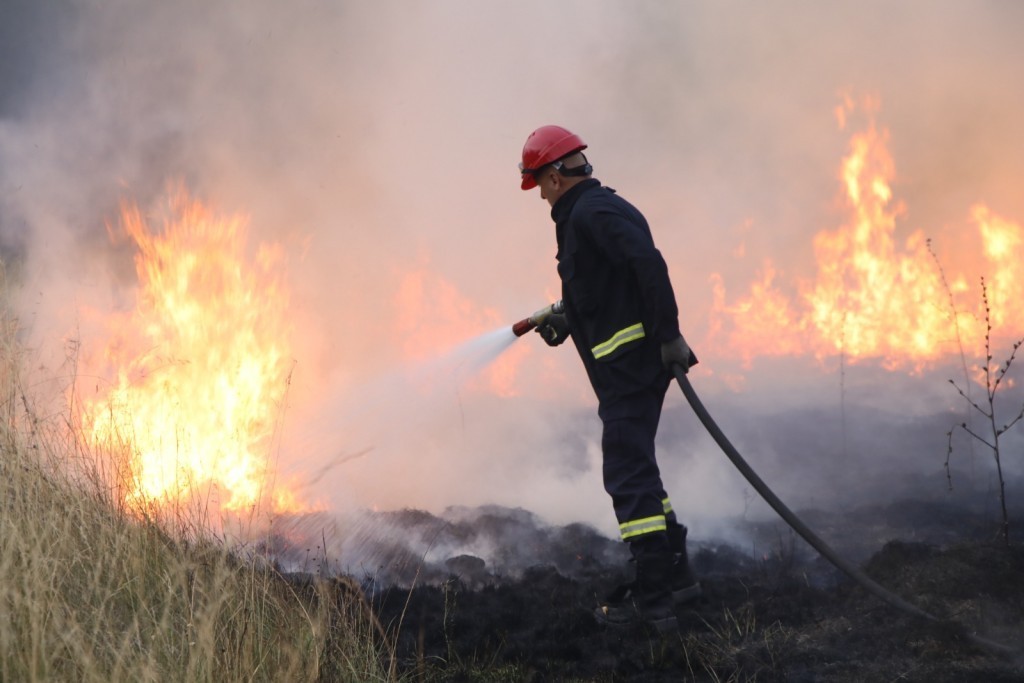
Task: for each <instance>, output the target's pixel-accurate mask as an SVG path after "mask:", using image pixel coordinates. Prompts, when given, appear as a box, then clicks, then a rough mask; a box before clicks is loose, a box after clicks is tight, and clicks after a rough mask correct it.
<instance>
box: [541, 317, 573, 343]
mask: <svg viewBox="0 0 1024 683" xmlns="http://www.w3.org/2000/svg"><path fill="white" fill-rule="evenodd" d="M535 332H537V334H539V335H540V336H541V337H542V338H543V339H544V341H545V343H547V345H548V346H558V345H559V344H561V343H562V342H564V341H565V340H566V339H568V338H569V321H568V320H566V319H565V314H564V313H552V314H551V315H549V316H548V317H547V318H545V319H544V322H542V323H541V324H540V325H537V329H536V330H535Z"/></svg>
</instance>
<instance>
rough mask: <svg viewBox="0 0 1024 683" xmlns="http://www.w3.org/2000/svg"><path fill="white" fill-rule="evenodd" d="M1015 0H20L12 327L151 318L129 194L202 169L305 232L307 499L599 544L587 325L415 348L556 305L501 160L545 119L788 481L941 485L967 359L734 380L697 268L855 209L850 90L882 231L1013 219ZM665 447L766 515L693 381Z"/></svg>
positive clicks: (941, 241) (9, 102)
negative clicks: (849, 169)
mask: <svg viewBox="0 0 1024 683" xmlns="http://www.w3.org/2000/svg"><path fill="white" fill-rule="evenodd" d="M1022 13H1024V8H1022V7H1020V6H1018V5H1016V4H1013V3H999V2H978V3H971V4H965V3H956V2H933V1H925V0H920V1H919V2H909V3H901V4H899V5H897V6H894V5H893V4H892V3H887V2H860V3H849V4H847V5H842V6H837V5H835V4H834V3H833V4H821V3H813V2H799V1H795V0H794V1H789V2H782V3H778V2H777V3H771V4H764V5H756V4H751V3H739V2H720V3H715V4H714V5H698V4H695V3H655V4H651V3H645V4H642V5H634V4H630V5H626V4H622V3H617V2H610V1H608V2H605V1H598V2H595V1H594V0H575V1H573V2H563V3H557V4H551V3H540V2H535V1H532V0H531V1H527V2H520V3H516V4H515V5H510V6H508V7H503V8H498V7H494V6H487V7H482V6H481V5H480V4H479V3H474V2H470V1H469V0H444V1H441V2H430V3H425V2H423V3H398V2H375V3H355V2H333V3H329V2H322V1H317V0H304V1H301V2H293V3H275V2H269V1H263V0H260V1H257V2H250V3H246V4H245V5H244V7H243V6H241V5H238V4H236V3H226V2H205V1H200V0H185V1H182V2H176V3H145V4H142V3H137V2H131V1H130V0H113V1H111V2H103V3H97V2H92V1H90V0H67V1H66V2H63V3H36V2H30V1H29V0H16V1H15V2H13V3H12V2H9V3H7V4H6V5H5V10H4V18H3V21H2V22H0V150H2V165H0V255H2V256H3V258H4V261H5V263H6V265H7V272H8V278H9V279H13V280H14V282H16V284H17V287H18V302H17V303H18V306H19V309H20V311H21V316H22V322H23V325H24V327H25V330H26V335H27V338H28V339H29V341H30V342H31V343H32V344H33V345H34V347H35V348H37V349H38V353H39V356H40V363H41V364H43V365H46V366H47V367H48V368H49V369H50V370H51V371H52V372H59V371H60V368H61V364H62V363H63V362H64V359H65V342H66V341H67V340H68V339H74V340H75V341H76V343H80V344H81V346H82V347H84V348H87V347H88V346H89V344H90V343H95V341H96V336H95V335H96V334H98V332H96V331H95V330H94V329H92V328H91V327H90V325H89V321H88V320H83V318H82V317H81V313H80V311H81V310H82V309H83V307H88V308H89V309H91V310H98V311H104V310H111V311H113V310H123V309H124V308H125V307H128V306H131V305H132V301H133V299H132V292H133V287H134V270H133V267H132V264H131V259H132V253H131V250H130V249H128V248H127V247H126V246H125V245H120V246H115V245H112V244H111V242H110V240H109V238H108V236H107V232H106V226H107V224H108V223H111V222H116V216H117V211H118V204H119V202H120V201H121V200H123V199H126V198H127V199H131V200H133V201H137V202H139V204H140V205H141V206H143V207H146V206H152V205H155V204H156V203H158V202H159V201H160V199H161V197H162V195H163V193H164V192H165V188H166V186H167V183H168V182H178V181H180V182H183V183H184V184H185V185H186V186H187V187H188V188H189V190H190V191H191V192H193V193H194V194H196V195H197V196H199V197H200V198H202V199H204V200H205V201H207V202H209V203H211V204H213V205H214V206H215V207H216V208H218V209H219V210H222V211H224V212H227V213H235V212H242V213H244V214H246V215H248V216H249V219H250V226H251V229H252V231H253V239H254V240H255V241H273V242H278V243H281V244H283V245H284V246H285V249H286V251H287V252H288V253H289V258H290V261H289V265H290V269H289V278H290V284H291V292H292V301H293V314H294V317H295V321H296V325H297V327H298V328H299V329H301V332H302V333H301V335H300V336H299V338H298V340H297V345H296V348H295V350H294V354H295V361H296V370H295V372H294V375H293V384H292V386H291V388H290V392H289V401H290V406H289V410H288V413H287V415H286V419H285V425H284V428H283V429H284V432H285V434H284V437H283V439H282V447H281V453H280V461H281V466H282V468H283V470H284V471H286V472H288V473H289V475H290V476H291V475H294V476H297V477H299V478H300V479H303V480H304V481H306V482H307V488H306V490H305V491H304V492H305V494H306V495H308V496H309V498H310V500H314V501H316V502H318V503H320V504H322V505H324V506H326V507H327V508H329V509H342V508H347V507H356V508H358V507H363V506H376V507H377V508H379V509H382V510H387V509H397V508H402V507H422V508H425V509H430V510H433V511H439V510H442V509H445V508H446V507H448V506H450V505H479V504H486V503H497V504H501V505H507V506H510V507H522V508H525V509H527V510H531V511H535V512H536V513H538V514H541V515H542V516H544V517H545V518H546V519H549V520H551V521H553V522H557V523H568V522H572V521H577V520H584V521H587V522H588V523H591V524H593V525H594V526H595V527H596V528H598V529H600V530H602V531H604V532H606V533H609V534H614V530H615V523H614V519H613V517H612V514H611V510H610V505H609V504H608V501H607V499H606V497H605V495H604V493H603V492H602V489H601V482H600V449H599V439H600V425H599V423H598V422H597V419H596V417H595V416H594V407H595V406H594V400H593V397H592V395H591V394H590V390H589V387H587V385H586V378H585V376H584V374H583V372H582V370H581V369H580V367H579V362H578V359H576V358H575V357H574V353H573V351H572V350H571V349H570V348H569V347H568V346H566V347H562V348H559V349H557V350H549V349H547V348H546V347H544V346H543V345H542V344H540V343H539V342H538V340H536V339H535V338H533V337H532V335H531V336H530V337H527V338H524V339H522V340H520V341H519V342H517V343H516V344H515V345H513V346H512V347H511V348H510V349H508V350H506V351H504V355H502V356H501V358H499V361H498V362H499V363H501V362H506V361H508V360H509V359H512V361H514V362H510V364H509V365H508V366H507V367H506V370H507V373H508V374H507V376H506V377H505V378H504V380H501V379H500V378H494V377H491V379H490V380H488V379H486V378H485V379H483V380H474V379H473V378H468V377H466V376H453V375H451V374H450V373H449V374H447V375H446V374H445V373H435V374H434V375H432V376H431V379H430V380H429V382H426V384H428V385H429V386H428V387H426V388H425V386H424V384H425V383H424V382H423V381H422V375H421V374H420V371H419V370H418V369H417V368H419V367H420V366H419V365H418V364H422V363H428V362H429V360H430V359H432V358H437V357H441V356H444V354H446V353H449V352H450V351H451V350H452V349H456V353H458V349H459V344H461V343H463V342H464V341H466V340H469V339H474V338H477V337H479V336H480V335H482V334H484V333H486V332H487V331H489V330H493V329H496V328H498V327H500V326H501V325H504V324H508V325H511V323H512V322H514V321H515V320H518V319H520V318H521V317H523V316H524V315H527V314H528V313H530V312H531V311H533V310H536V309H537V308H539V307H540V306H542V305H544V304H546V303H549V301H550V300H552V299H554V298H556V297H557V296H558V281H557V276H556V274H555V271H554V267H553V266H554V263H553V259H552V256H553V253H554V236H553V230H552V229H551V225H550V220H549V217H548V207H547V205H546V204H545V203H543V202H541V201H539V200H538V198H537V196H536V194H535V193H531V194H525V193H522V192H520V190H519V189H518V174H517V172H516V168H515V164H516V162H517V161H518V156H519V152H520V149H521V146H522V142H523V140H524V139H525V137H526V135H527V134H528V133H529V132H530V131H531V130H532V129H533V128H535V127H536V126H538V125H542V124H546V123H559V124H562V125H565V126H567V127H570V128H572V129H573V130H575V131H578V132H579V133H580V134H581V135H582V136H583V138H584V139H585V140H586V141H587V142H588V143H589V144H590V149H588V156H589V157H590V159H591V161H592V162H593V163H594V164H595V167H596V175H597V177H599V178H600V179H601V180H603V181H604V182H605V183H607V184H609V185H611V186H613V187H615V188H617V189H618V190H619V191H620V192H621V193H622V194H623V195H624V196H626V197H627V198H629V199H630V200H632V201H633V202H634V203H636V204H637V205H638V206H639V207H640V208H641V209H642V210H643V211H644V212H645V213H646V215H647V217H648V218H649V220H650V222H651V225H652V227H653V229H654V231H655V235H656V239H657V241H658V244H659V247H660V248H661V250H662V252H663V253H664V254H665V256H666V258H667V260H668V262H669V265H670V271H671V275H672V277H673V281H674V283H675V285H676V289H677V297H678V299H679V302H680V307H681V323H682V327H683V329H684V331H685V333H686V335H687V338H688V339H689V340H690V341H691V344H692V345H693V346H694V347H695V348H696V349H697V351H698V355H699V356H700V357H701V359H702V364H701V365H700V366H698V368H697V369H696V370H695V371H694V382H695V384H696V386H697V389H698V391H700V392H701V393H702V395H705V394H706V395H707V397H708V403H709V406H710V407H711V408H712V409H713V410H715V409H717V411H721V413H723V414H722V415H720V416H719V417H720V418H722V419H723V427H724V428H725V429H726V431H727V432H729V433H730V434H734V435H735V438H736V440H737V442H738V443H737V445H738V446H740V448H741V450H743V451H744V452H747V451H748V450H749V451H750V452H752V453H756V454H757V457H756V458H754V457H752V458H751V460H752V463H753V464H754V465H755V468H757V469H758V470H759V471H761V470H762V468H763V469H764V471H763V472H762V474H763V475H764V476H765V478H766V479H768V480H769V482H778V483H779V484H780V486H779V489H780V490H779V493H780V495H782V496H783V497H784V498H785V497H787V496H792V497H793V498H794V499H795V500H797V501H799V502H800V503H802V504H814V505H826V504H847V503H850V501H851V500H853V499H861V500H863V499H864V497H865V496H868V495H869V492H872V491H873V492H874V494H877V495H879V496H881V497H883V498H884V497H885V496H891V495H896V493H895V491H894V488H897V487H895V484H896V483H904V484H905V485H906V488H909V489H913V488H923V489H924V490H926V491H929V492H935V495H942V491H940V490H939V489H940V488H941V487H942V486H943V483H942V481H938V482H935V481H933V480H934V479H935V478H936V477H939V478H941V477H942V476H943V472H942V463H943V461H944V458H945V453H946V443H945V432H946V431H947V430H948V429H949V423H950V422H955V420H956V419H960V418H959V417H957V416H960V417H962V415H963V413H964V410H963V408H964V406H963V404H961V403H959V401H958V398H957V397H956V396H955V395H954V394H952V393H951V391H950V389H949V387H948V385H947V384H946V379H948V377H949V376H952V375H951V373H955V372H956V368H955V367H954V368H953V369H951V370H948V371H945V370H937V371H935V373H933V374H927V373H926V374H919V375H913V376H906V375H896V374H893V373H887V372H883V371H881V370H878V369H877V368H872V367H870V364H868V365H861V366H850V367H846V368H841V367H840V366H838V365H837V364H832V365H830V364H829V363H828V362H826V363H820V362H818V361H815V360H811V359H805V360H802V361H792V362H782V361H779V362H772V363H768V362H757V363H755V364H754V365H753V366H752V367H749V368H748V367H742V366H741V365H740V364H739V362H738V361H737V360H736V359H732V358H729V357H725V356H724V355H723V354H722V353H721V352H719V351H718V349H717V348H716V347H715V346H714V345H713V344H712V343H711V342H710V341H705V340H710V339H712V336H711V330H709V322H708V314H709V310H710V308H711V305H712V293H711V285H710V281H709V278H710V277H711V275H712V273H719V274H720V275H721V276H722V278H723V280H724V282H725V283H726V285H727V286H728V287H730V288H731V291H741V290H743V289H744V288H745V287H746V286H747V285H748V283H749V282H750V281H751V279H752V278H753V277H754V273H755V271H756V270H757V268H759V266H760V264H761V263H762V260H763V259H764V258H771V259H772V260H773V261H774V262H775V263H776V264H777V265H778V266H779V268H780V270H781V271H782V272H784V273H786V274H788V275H793V276H794V277H800V276H801V275H804V276H806V275H808V274H810V273H811V272H812V270H811V263H812V258H813V257H812V243H811V238H812V236H813V235H814V234H815V233H816V232H817V231H819V230H822V229H828V228H832V227H834V226H836V225H837V224H839V223H840V222H841V221H842V215H841V214H842V206H841V200H840V197H841V188H840V185H839V180H838V175H837V174H838V171H837V168H838V163H839V160H840V159H841V157H842V156H843V155H844V153H845V151H846V144H847V133H846V132H842V131H839V130H838V129H837V126H836V122H835V119H834V116H833V110H834V109H835V107H836V105H837V103H838V101H839V97H840V95H841V94H843V93H850V94H852V95H853V96H861V95H868V96H872V97H875V98H876V99H877V101H879V102H880V103H881V110H880V112H879V115H878V116H879V120H880V121H881V122H882V123H883V124H884V125H885V126H886V127H887V128H888V129H889V131H890V133H891V144H892V152H893V156H894V158H895V160H896V164H897V181H896V183H895V186H894V191H895V192H896V193H897V194H898V195H899V197H900V199H901V201H903V202H904V203H905V205H906V206H907V211H906V213H905V214H902V215H901V217H900V222H899V225H898V230H899V231H900V235H898V236H897V239H899V237H900V236H905V235H906V234H909V233H910V232H911V231H912V230H913V229H917V228H921V229H923V230H925V231H926V232H927V233H928V234H929V235H930V236H932V237H933V238H934V240H935V241H934V244H935V246H936V249H937V251H938V252H939V255H940V256H941V257H942V258H948V259H953V258H955V257H956V250H957V249H958V245H961V244H962V243H963V241H964V240H965V239H966V238H965V236H964V235H965V233H966V232H967V230H968V224H969V221H968V215H969V209H970V206H971V205H972V204H973V203H974V202H977V201H984V202H986V203H987V204H988V205H989V206H991V207H992V208H993V210H994V211H997V212H999V213H1000V214H1002V215H1006V216H1008V217H1010V218H1014V219H1018V220H1020V219H1024V197H1022V196H1021V194H1020V192H1019V189H1018V188H1019V179H1020V178H1021V177H1022V176H1024V167H1022V165H1024V158H1022V157H1021V156H1020V155H1019V154H1014V153H1013V152H1012V151H1011V150H1016V149H1020V148H1021V147H1022V144H1024V121H1022V120H1021V118H1020V116H1019V115H1018V112H1019V111H1021V108H1022V105H1024V101H1022V100H1024V91H1021V90H1020V89H1019V88H1013V87H1012V85H1010V84H1012V83H1015V82H1017V79H1018V74H1017V70H1018V65H1019V64H1020V63H1022V58H1024V54H1021V53H1022V51H1024V46H1022V45H1021V42H1020V41H1019V40H1017V35H1016V32H1015V28H1016V27H1017V26H1019V25H1020V20H1021V19H1022V18H1024V17H1022V16H1021V14H1022ZM981 274H983V273H978V275H981ZM410 293H415V294H416V296H410ZM495 354H497V349H495ZM943 372H945V373H946V374H943ZM737 374H742V375H743V376H744V378H745V379H744V382H745V383H744V384H743V389H742V391H740V392H739V393H734V388H733V387H734V386H735V384H734V383H730V382H728V381H726V378H728V377H735V376H736V375H737ZM499 384H500V385H501V386H502V389H501V391H498V390H496V387H497V386H498V385H499ZM717 411H716V412H717ZM951 416H952V417H954V419H953V420H950V419H947V418H949V417H951ZM659 446H660V447H661V449H662V452H663V454H664V455H663V456H662V459H663V468H664V470H665V475H666V476H665V478H666V482H667V484H668V486H669V490H670V494H671V495H672V496H673V499H674V500H675V501H676V508H677V509H678V510H679V511H680V514H681V516H682V517H683V518H684V519H686V520H687V521H688V522H689V523H691V527H693V528H694V529H695V531H696V533H705V532H706V533H711V532H712V531H715V532H717V531H719V530H723V529H726V528H727V523H723V522H722V520H726V519H729V518H730V517H733V516H736V515H743V514H745V513H748V512H749V513H751V514H752V512H751V511H752V509H753V508H756V507H757V505H756V503H752V502H751V500H750V497H749V493H747V487H746V485H745V484H744V483H743V482H742V481H741V480H740V479H739V478H738V475H736V474H735V473H734V472H732V471H731V469H730V467H729V466H728V464H727V463H726V462H725V461H724V459H723V458H722V457H721V455H720V454H718V453H717V451H716V448H715V446H714V445H713V444H711V443H710V442H709V441H708V439H707V438H706V437H705V436H704V435H703V434H702V432H701V428H700V426H699V425H698V424H697V422H696V420H695V419H694V418H693V416H692V415H691V414H690V413H689V411H688V408H687V407H686V406H685V405H683V403H682V399H681V397H680V396H678V394H677V393H676V392H673V393H672V394H670V396H669V399H668V405H667V407H666V412H665V416H664V420H663V430H662V434H661V436H660V440H659ZM966 448H968V446H966V445H964V444H960V445H959V446H958V450H959V451H961V452H962V451H963V450H964V449H966ZM981 460H982V459H981V458H979V459H978V463H977V464H976V466H977V467H978V468H979V469H982V465H981V464H980V462H981ZM868 465H870V468H872V469H871V474H872V476H870V477H867V476H865V477H860V475H859V474H858V473H863V472H865V471H866V470H865V468H866V467H867V466H868ZM984 471H987V470H984ZM886 473H889V474H892V473H897V474H898V476H895V475H893V476H887V475H886ZM985 476H987V475H984V476H982V479H985ZM851 477H860V478H857V479H856V481H857V482H858V485H851V479H850V478H851ZM986 481H987V480H986ZM883 484H888V486H886V485H883ZM918 484H922V485H923V486H921V487H919V486H918ZM943 490H944V489H943ZM837 492H839V493H837ZM840 493H841V494H842V495H840ZM874 494H872V495H874Z"/></svg>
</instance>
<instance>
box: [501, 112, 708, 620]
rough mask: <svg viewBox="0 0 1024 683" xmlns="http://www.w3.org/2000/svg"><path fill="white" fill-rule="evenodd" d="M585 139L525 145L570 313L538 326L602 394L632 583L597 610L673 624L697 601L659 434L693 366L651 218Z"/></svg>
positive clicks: (609, 616)
mask: <svg viewBox="0 0 1024 683" xmlns="http://www.w3.org/2000/svg"><path fill="white" fill-rule="evenodd" d="M586 148H587V145H586V144H585V143H584V142H583V140H581V139H580V137H579V136H577V135H575V134H574V133H572V132H570V131H568V130H566V129H565V128H562V127H560V126H542V127H541V128H538V129H537V130H535V131H534V132H533V133H531V134H530V136H529V137H528V138H527V140H526V144H525V145H524V146H523V155H522V162H521V163H520V164H519V170H520V173H521V175H522V189H523V190H530V189H533V188H534V187H538V188H540V196H541V198H543V199H545V200H547V202H548V204H550V205H551V218H552V219H553V220H554V222H555V236H556V239H557V243H558V252H557V254H556V258H557V260H558V275H559V278H560V279H561V281H562V301H563V303H564V312H563V313H562V314H555V315H551V316H549V317H548V318H547V319H546V320H545V321H544V322H543V323H542V324H541V325H540V326H538V327H537V330H536V331H537V332H538V333H539V334H540V335H541V336H542V337H543V339H544V341H545V342H547V344H548V345H549V346H558V345H559V344H561V343H563V342H564V341H565V340H566V339H568V338H571V339H572V341H573V343H574V344H575V346H576V350H577V352H578V353H579V356H580V358H581V359H582V361H583V366H584V367H585V368H586V371H587V376H588V377H589V379H590V383H591V385H592V386H593V389H594V392H595V393H596V394H597V399H598V416H599V417H600V418H601V422H602V425H603V433H602V437H601V449H602V453H603V465H602V467H603V477H604V486H605V490H606V491H607V492H608V494H609V495H610V496H611V499H612V505H613V507H614V509H615V516H616V518H617V520H618V522H619V531H620V534H621V536H622V539H623V540H624V541H626V542H627V543H629V548H630V551H631V554H632V556H633V560H634V562H635V579H634V580H633V581H632V582H630V583H629V584H626V585H623V586H619V587H618V588H616V589H615V590H614V591H612V592H611V593H610V594H609V595H608V596H607V599H606V601H605V602H604V604H602V605H600V606H599V607H598V608H597V609H596V610H595V616H596V617H597V619H598V620H599V621H601V622H602V623H605V624H609V625H621V624H629V623H634V622H638V621H639V622H644V623H647V624H650V625H653V626H655V627H656V628H657V629H658V630H660V631H666V630H673V629H675V628H676V626H677V624H676V619H675V616H674V614H673V611H672V607H673V604H681V603H683V602H687V601H690V600H693V599H695V598H697V597H698V596H700V594H701V588H700V584H699V583H698V582H697V581H696V579H695V578H694V576H693V574H692V572H691V571H690V567H689V562H688V559H687V553H686V527H685V526H683V525H682V524H680V523H679V521H678V520H677V518H676V514H675V512H674V511H673V509H672V505H671V503H670V501H669V497H668V495H667V494H666V492H665V488H664V486H663V484H662V481H661V474H660V472H659V470H658V463H657V460H656V458H655V452H654V438H655V434H656V433H657V430H658V421H659V419H660V417H661V408H662V403H663V401H664V398H665V392H666V391H667V389H668V386H669V383H670V381H671V379H672V367H673V366H674V365H679V366H680V367H681V368H683V370H684V371H686V370H687V369H688V368H689V367H690V366H691V365H693V364H694V363H696V362H697V359H696V357H695V356H694V355H693V353H692V352H691V351H690V348H689V347H688V346H687V344H686V341H684V339H683V337H682V335H681V334H680V332H679V321H678V309H677V307H676V300H675V295H674V293H673V290H672V284H671V282H670V281H669V276H668V267H667V266H666V264H665V260H664V259H663V258H662V256H661V253H660V252H659V251H658V249H657V248H656V247H655V245H654V241H653V239H652V237H651V230H650V228H649V227H648V225H647V221H646V219H645V218H644V216H643V215H642V214H641V213H640V211H638V210H637V209H636V207H634V206H633V205H632V204H630V203H629V202H627V201H626V200H625V199H623V198H622V197H620V196H619V195H617V194H616V193H615V190H613V189H611V188H609V187H605V186H603V185H602V184H601V182H600V181H599V180H597V179H596V178H593V177H592V173H593V167H592V166H591V165H590V163H588V161H587V158H586V156H585V155H584V154H583V150H585V149H586Z"/></svg>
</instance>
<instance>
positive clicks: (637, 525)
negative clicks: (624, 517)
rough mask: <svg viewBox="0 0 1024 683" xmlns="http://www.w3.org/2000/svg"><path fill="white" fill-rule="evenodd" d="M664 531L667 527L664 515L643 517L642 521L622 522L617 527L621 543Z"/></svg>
mask: <svg viewBox="0 0 1024 683" xmlns="http://www.w3.org/2000/svg"><path fill="white" fill-rule="evenodd" d="M666 529H668V525H667V524H666V523H665V515H657V516H655V517H645V518H644V519H636V520H633V521H630V522H623V523H622V524H620V525H619V533H620V534H622V540H623V541H625V540H628V539H630V538H633V537H634V536H640V535H642V534H650V533H654V532H655V531H665V530H666Z"/></svg>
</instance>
